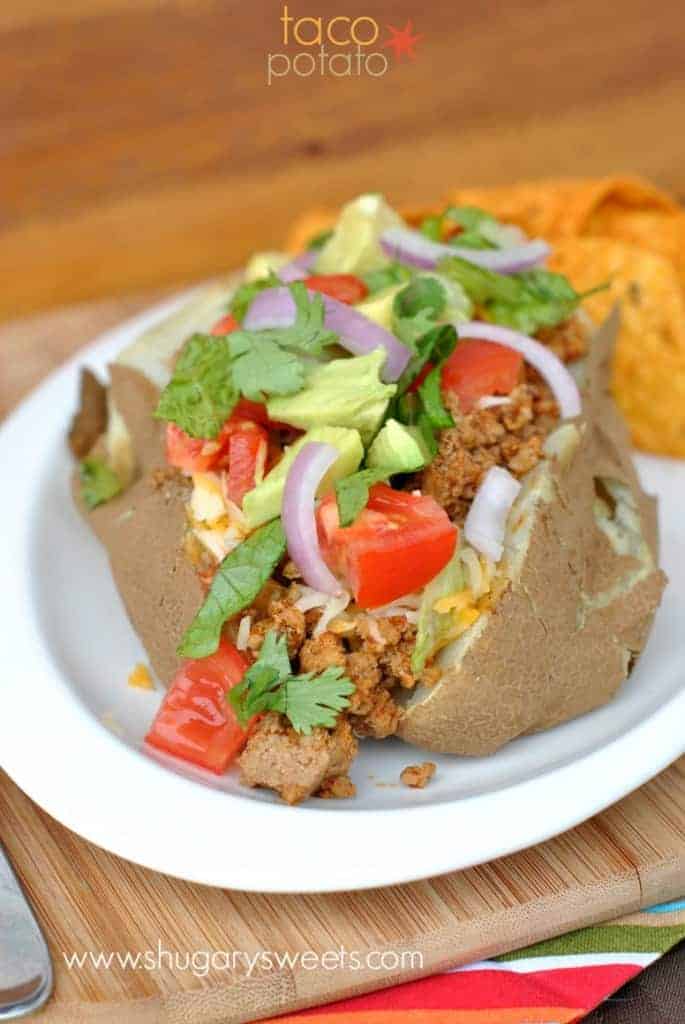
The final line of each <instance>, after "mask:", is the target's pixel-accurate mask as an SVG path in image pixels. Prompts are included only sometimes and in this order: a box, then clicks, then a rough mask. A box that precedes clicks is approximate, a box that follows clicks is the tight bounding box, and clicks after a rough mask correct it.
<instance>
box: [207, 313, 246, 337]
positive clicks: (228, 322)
mask: <svg viewBox="0 0 685 1024" xmlns="http://www.w3.org/2000/svg"><path fill="white" fill-rule="evenodd" d="M239 328H240V324H239V323H238V321H237V320H236V318H235V317H234V316H233V314H232V313H227V314H226V316H222V318H221V320H217V322H216V323H215V324H214V326H213V327H212V329H211V331H210V332H209V333H210V334H232V333H233V331H237V330H238V329H239Z"/></svg>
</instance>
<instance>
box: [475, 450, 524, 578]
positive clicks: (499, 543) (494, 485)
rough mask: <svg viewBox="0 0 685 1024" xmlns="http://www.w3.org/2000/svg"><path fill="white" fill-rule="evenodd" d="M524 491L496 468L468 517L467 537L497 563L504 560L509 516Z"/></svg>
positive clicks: (477, 548) (485, 480) (486, 480)
mask: <svg viewBox="0 0 685 1024" xmlns="http://www.w3.org/2000/svg"><path fill="white" fill-rule="evenodd" d="M520 490H521V484H520V483H519V482H518V480H515V479H514V477H513V476H512V475H511V473H510V472H509V471H508V470H506V469H503V468H502V467H501V466H493V467H492V469H489V470H488V471H487V473H486V474H485V476H484V477H483V480H482V482H481V485H480V487H479V488H478V490H477V491H476V496H475V498H474V499H473V501H472V503H471V508H470V509H469V511H468V514H467V516H466V522H465V523H464V536H465V537H466V539H467V541H468V542H469V544H470V545H471V546H472V547H474V548H475V549H476V551H480V553H481V554H482V555H485V556H486V558H491V559H492V561H493V562H499V560H500V558H501V557H502V552H503V550H504V531H505V529H506V525H507V517H508V515H509V510H510V509H511V506H512V505H513V504H514V501H515V500H516V496H517V494H518V493H519V491H520Z"/></svg>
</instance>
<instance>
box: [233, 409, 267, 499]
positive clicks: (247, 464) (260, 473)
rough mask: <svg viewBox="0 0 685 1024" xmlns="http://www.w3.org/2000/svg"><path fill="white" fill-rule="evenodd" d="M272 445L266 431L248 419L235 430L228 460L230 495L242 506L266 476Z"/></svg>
mask: <svg viewBox="0 0 685 1024" xmlns="http://www.w3.org/2000/svg"><path fill="white" fill-rule="evenodd" d="M268 447H269V439H268V434H267V432H266V430H264V429H263V428H262V427H259V426H257V424H256V423H250V422H249V421H245V422H243V423H242V424H240V425H239V426H236V427H235V429H233V430H232V431H231V434H230V437H229V439H228V450H227V453H226V456H225V458H226V461H227V463H228V469H227V471H226V484H225V487H226V497H227V498H228V499H229V500H230V501H233V502H235V504H236V505H238V506H239V507H240V508H242V506H243V498H244V497H245V495H246V494H247V492H248V491H251V490H252V488H253V487H256V486H257V484H258V483H261V481H262V480H263V479H264V467H265V465H266V456H267V451H268Z"/></svg>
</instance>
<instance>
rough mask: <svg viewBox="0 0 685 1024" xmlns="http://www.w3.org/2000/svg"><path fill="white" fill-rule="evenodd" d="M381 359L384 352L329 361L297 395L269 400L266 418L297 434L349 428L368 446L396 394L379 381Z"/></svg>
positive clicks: (390, 387)
mask: <svg viewBox="0 0 685 1024" xmlns="http://www.w3.org/2000/svg"><path fill="white" fill-rule="evenodd" d="M385 359H386V353H385V349H383V348H377V349H374V351H373V352H370V353H369V354H368V356H353V357H352V358H351V359H333V360H332V361H331V362H330V363H323V364H322V365H321V366H316V367H314V369H313V370H310V371H309V373H308V375H307V379H306V381H305V386H304V388H303V389H302V390H301V391H298V392H297V394H294V395H286V396H282V397H274V398H270V399H269V401H268V402H267V405H266V408H267V410H268V413H269V416H270V418H271V419H272V420H276V421H277V422H279V423H290V424H291V425H292V426H293V427H300V429H301V430H309V428H310V427H323V426H329V427H353V428H354V429H355V430H358V431H359V433H360V434H361V438H362V441H363V442H364V444H369V442H370V441H371V439H372V438H373V436H374V434H375V433H376V431H377V430H378V428H379V427H380V425H381V423H382V421H383V416H384V415H385V410H386V409H387V407H388V402H389V401H390V399H391V398H392V396H393V395H394V394H395V392H396V390H397V388H396V386H395V385H394V384H383V383H382V381H381V379H380V372H381V370H382V369H383V365H384V363H385Z"/></svg>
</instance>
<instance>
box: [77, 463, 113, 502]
mask: <svg viewBox="0 0 685 1024" xmlns="http://www.w3.org/2000/svg"><path fill="white" fill-rule="evenodd" d="M79 473H80V477H81V497H82V498H83V502H84V504H85V505H86V506H87V507H88V508H91V509H92V508H96V507H97V506H98V505H102V504H103V503H104V502H105V501H109V499H110V498H113V497H114V496H115V495H117V494H119V493H120V491H121V480H120V479H119V477H118V476H117V475H116V473H115V472H114V470H113V469H112V468H111V466H108V465H107V463H106V462H105V461H104V459H98V458H95V457H93V458H90V459H84V460H83V462H82V463H81V467H80V470H79Z"/></svg>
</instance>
